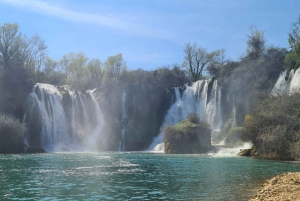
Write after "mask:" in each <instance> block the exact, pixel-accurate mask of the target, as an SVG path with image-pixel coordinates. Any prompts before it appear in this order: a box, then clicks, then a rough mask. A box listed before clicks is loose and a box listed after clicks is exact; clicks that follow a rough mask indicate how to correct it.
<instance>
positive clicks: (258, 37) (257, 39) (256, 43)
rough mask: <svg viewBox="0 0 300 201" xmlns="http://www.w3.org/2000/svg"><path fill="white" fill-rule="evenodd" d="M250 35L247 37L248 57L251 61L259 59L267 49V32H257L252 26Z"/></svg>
mask: <svg viewBox="0 0 300 201" xmlns="http://www.w3.org/2000/svg"><path fill="white" fill-rule="evenodd" d="M249 29H250V34H249V35H247V37H248V40H247V57H249V58H250V59H258V58H259V57H260V56H262V54H263V53H264V51H265V49H266V40H265V32H264V31H263V30H257V29H256V28H255V27H253V26H251V27H250V28H249Z"/></svg>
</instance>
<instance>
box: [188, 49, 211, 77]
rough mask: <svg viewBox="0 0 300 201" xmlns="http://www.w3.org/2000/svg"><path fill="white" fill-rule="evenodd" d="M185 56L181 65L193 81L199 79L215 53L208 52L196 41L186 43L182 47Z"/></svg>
mask: <svg viewBox="0 0 300 201" xmlns="http://www.w3.org/2000/svg"><path fill="white" fill-rule="evenodd" d="M184 53H185V58H184V63H183V67H185V68H186V69H187V71H188V72H189V74H190V77H191V80H192V81H193V82H195V81H197V80H199V79H201V78H202V77H203V73H204V71H205V68H206V66H207V65H208V64H209V62H211V61H212V59H213V58H214V56H215V53H214V52H212V53H208V52H207V51H206V50H205V49H204V48H202V47H198V46H197V44H196V43H194V44H193V45H191V44H190V43H187V44H186V45H185V49H184Z"/></svg>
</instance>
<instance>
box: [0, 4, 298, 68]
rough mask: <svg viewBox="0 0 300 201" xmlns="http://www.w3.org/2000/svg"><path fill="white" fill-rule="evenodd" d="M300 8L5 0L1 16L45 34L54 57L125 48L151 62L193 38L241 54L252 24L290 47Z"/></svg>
mask: <svg viewBox="0 0 300 201" xmlns="http://www.w3.org/2000/svg"><path fill="white" fill-rule="evenodd" d="M299 14H300V1H298V0H285V1H282V0H86V1H83V0H0V24H1V25H2V24H3V23H14V22H17V23H18V24H19V25H20V31H21V32H22V33H23V34H26V35H28V36H32V35H34V34H38V35H40V36H41V37H42V38H43V39H44V40H45V42H46V44H47V46H48V55H49V56H50V57H51V58H53V59H55V60H59V59H60V58H61V57H62V55H63V54H67V53H69V52H75V53H76V52H80V51H82V52H84V53H85V54H86V55H87V56H88V57H89V58H91V59H92V58H99V59H100V60H101V61H105V60H106V58H107V57H108V56H112V55H116V54H118V53H122V54H123V56H124V59H125V60H126V61H127V65H128V68H129V69H137V68H142V69H146V70H150V69H155V68H157V67H160V66H164V65H171V64H175V63H178V64H181V63H182V62H183V58H184V54H183V49H184V45H185V44H186V43H188V42H191V43H194V42H196V43H197V44H198V46H202V47H204V48H206V49H207V50H208V51H214V50H216V49H221V48H225V49H226V55H227V57H228V58H231V59H234V60H236V59H238V58H239V57H240V56H241V54H243V53H244V52H245V49H246V40H247V36H246V35H247V34H248V33H249V27H250V26H255V27H256V28H257V29H259V30H264V31H265V37H266V39H267V42H268V44H273V45H275V46H280V47H288V43H287V33H288V32H289V31H290V30H291V28H292V26H291V24H292V23H293V22H295V21H296V20H297V18H298V16H299Z"/></svg>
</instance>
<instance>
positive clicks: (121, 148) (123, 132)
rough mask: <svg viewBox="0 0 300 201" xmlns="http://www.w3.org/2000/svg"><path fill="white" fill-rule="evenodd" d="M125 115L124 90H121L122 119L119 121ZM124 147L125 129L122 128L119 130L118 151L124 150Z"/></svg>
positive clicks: (123, 118) (124, 117)
mask: <svg viewBox="0 0 300 201" xmlns="http://www.w3.org/2000/svg"><path fill="white" fill-rule="evenodd" d="M126 117H127V113H126V92H123V94H122V120H121V123H123V122H124V120H125V119H126ZM125 150H126V147H125V130H124V128H123V129H122V131H121V140H120V142H119V151H125Z"/></svg>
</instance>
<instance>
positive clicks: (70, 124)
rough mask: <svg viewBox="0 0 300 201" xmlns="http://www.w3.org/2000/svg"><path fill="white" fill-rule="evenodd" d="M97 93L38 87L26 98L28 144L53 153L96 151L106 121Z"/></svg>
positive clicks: (45, 86) (54, 87)
mask: <svg viewBox="0 0 300 201" xmlns="http://www.w3.org/2000/svg"><path fill="white" fill-rule="evenodd" d="M94 92H95V90H90V91H87V92H85V93H82V92H75V91H72V90H70V89H69V88H68V87H67V86H62V87H56V86H53V85H50V84H41V83H38V84H36V85H35V86H34V88H33V90H32V92H31V93H30V94H29V95H28V98H27V102H28V110H27V112H26V122H27V123H28V124H29V128H30V129H31V130H32V132H29V135H28V136H27V137H26V141H27V142H28V143H29V145H30V146H41V147H42V148H44V149H45V150H46V151H50V152H51V151H97V149H98V148H97V144H98V142H99V140H101V129H102V127H103V125H104V119H103V115H102V112H101V110H100V107H99V105H98V103H97V101H96V98H95V96H94Z"/></svg>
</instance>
